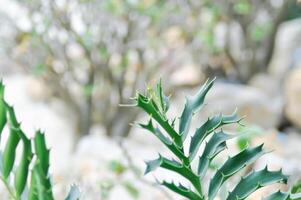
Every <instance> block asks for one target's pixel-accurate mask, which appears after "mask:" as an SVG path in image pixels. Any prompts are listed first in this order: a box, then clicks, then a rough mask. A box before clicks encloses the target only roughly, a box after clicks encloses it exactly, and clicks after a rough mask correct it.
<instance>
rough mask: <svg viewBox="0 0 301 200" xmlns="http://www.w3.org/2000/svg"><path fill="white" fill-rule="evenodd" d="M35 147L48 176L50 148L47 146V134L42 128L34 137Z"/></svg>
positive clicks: (40, 163)
mask: <svg viewBox="0 0 301 200" xmlns="http://www.w3.org/2000/svg"><path fill="white" fill-rule="evenodd" d="M34 148H35V154H36V155H37V159H38V162H39V165H41V167H42V170H43V172H44V174H45V175H46V176H47V175H48V169H49V149H47V146H46V142H45V134H43V133H42V132H41V131H40V130H39V131H37V132H36V135H35V137H34Z"/></svg>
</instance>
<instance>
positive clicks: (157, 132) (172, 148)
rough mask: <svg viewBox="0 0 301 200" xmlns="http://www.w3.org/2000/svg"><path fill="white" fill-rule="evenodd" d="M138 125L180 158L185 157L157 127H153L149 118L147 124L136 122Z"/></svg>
mask: <svg viewBox="0 0 301 200" xmlns="http://www.w3.org/2000/svg"><path fill="white" fill-rule="evenodd" d="M138 125H139V126H140V127H142V128H144V129H146V130H148V131H150V132H151V133H153V134H154V135H155V136H156V137H157V138H158V139H159V140H160V141H161V142H162V143H163V144H164V145H165V146H166V147H167V148H168V149H169V150H170V151H171V152H173V153H174V155H175V156H177V157H178V158H179V159H180V160H183V159H186V157H185V155H184V154H183V152H182V151H181V150H179V149H178V147H177V146H176V145H175V144H174V143H173V142H172V141H171V140H170V139H169V138H167V137H165V136H164V135H163V133H162V132H161V131H160V129H159V128H155V127H154V125H153V123H152V120H151V119H150V120H149V122H148V123H147V124H138Z"/></svg>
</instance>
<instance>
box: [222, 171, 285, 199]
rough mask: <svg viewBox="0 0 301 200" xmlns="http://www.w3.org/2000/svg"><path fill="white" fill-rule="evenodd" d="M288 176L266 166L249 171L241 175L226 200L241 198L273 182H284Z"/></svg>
mask: <svg viewBox="0 0 301 200" xmlns="http://www.w3.org/2000/svg"><path fill="white" fill-rule="evenodd" d="M287 179H288V177H287V176H285V175H283V174H282V172H281V171H275V172H271V171H268V169H267V167H266V168H265V169H263V170H260V171H257V172H251V173H250V174H249V175H247V176H245V177H243V178H242V179H241V180H240V182H239V183H238V184H237V185H236V187H235V188H234V189H233V191H232V192H230V193H229V195H228V197H227V200H237V199H239V200H243V199H246V198H247V197H248V196H249V195H250V194H252V193H253V192H255V191H256V190H258V189H259V188H261V187H264V186H267V185H270V184H273V183H286V182H287Z"/></svg>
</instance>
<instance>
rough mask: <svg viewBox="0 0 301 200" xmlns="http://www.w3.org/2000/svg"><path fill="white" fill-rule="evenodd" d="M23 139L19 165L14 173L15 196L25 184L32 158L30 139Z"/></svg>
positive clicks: (18, 194) (19, 194)
mask: <svg viewBox="0 0 301 200" xmlns="http://www.w3.org/2000/svg"><path fill="white" fill-rule="evenodd" d="M22 141H23V153H22V157H21V161H20V163H19V166H18V167H17V170H16V174H15V188H16V193H17V196H18V197H20V196H21V195H22V193H23V191H24V188H25V186H26V182H27V177H28V171H29V165H30V162H31V159H32V156H33V154H32V151H31V144H30V140H29V139H27V138H22Z"/></svg>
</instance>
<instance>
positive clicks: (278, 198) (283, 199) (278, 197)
mask: <svg viewBox="0 0 301 200" xmlns="http://www.w3.org/2000/svg"><path fill="white" fill-rule="evenodd" d="M288 197H289V194H288V193H285V192H281V191H277V192H275V193H273V194H271V195H269V196H267V197H265V198H263V200H287V199H288Z"/></svg>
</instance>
